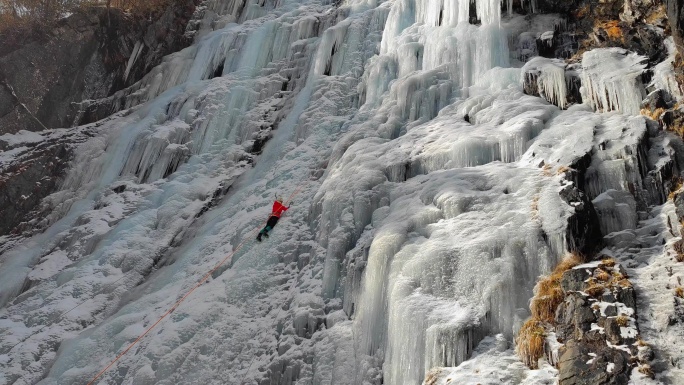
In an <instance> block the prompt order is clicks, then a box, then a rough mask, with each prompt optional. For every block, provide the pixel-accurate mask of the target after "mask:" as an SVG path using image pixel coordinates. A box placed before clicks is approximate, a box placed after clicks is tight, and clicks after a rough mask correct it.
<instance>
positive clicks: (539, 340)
mask: <svg viewBox="0 0 684 385" xmlns="http://www.w3.org/2000/svg"><path fill="white" fill-rule="evenodd" d="M545 338H546V331H545V330H544V324H543V323H542V322H541V321H539V320H535V319H534V318H530V319H528V320H527V321H526V322H525V324H523V326H522V328H520V333H518V338H516V343H515V350H516V352H517V353H518V355H519V356H520V359H521V360H522V361H523V363H525V365H527V366H528V367H529V368H530V369H537V367H538V363H537V362H538V361H539V359H540V358H541V357H542V356H543V355H544V341H545Z"/></svg>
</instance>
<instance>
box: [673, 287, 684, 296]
mask: <svg viewBox="0 0 684 385" xmlns="http://www.w3.org/2000/svg"><path fill="white" fill-rule="evenodd" d="M674 295H675V296H676V297H679V298H684V287H681V286H677V287H675V289H674Z"/></svg>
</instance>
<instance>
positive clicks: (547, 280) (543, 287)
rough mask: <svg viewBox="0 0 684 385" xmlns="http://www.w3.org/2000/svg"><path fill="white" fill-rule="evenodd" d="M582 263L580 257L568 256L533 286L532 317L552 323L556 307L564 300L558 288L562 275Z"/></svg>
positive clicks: (561, 291)
mask: <svg viewBox="0 0 684 385" xmlns="http://www.w3.org/2000/svg"><path fill="white" fill-rule="evenodd" d="M580 263H582V260H581V257H580V256H579V255H576V254H569V255H568V256H566V257H565V258H563V260H561V261H560V263H558V265H557V266H556V268H555V269H554V270H553V272H551V274H549V275H548V276H545V277H542V278H541V279H540V280H539V282H537V285H536V286H535V288H534V290H535V293H534V294H535V295H534V298H532V301H531V303H530V310H531V311H532V317H533V318H535V319H537V320H539V321H546V322H553V320H554V318H555V317H556V309H557V308H558V305H560V304H561V302H563V300H564V299H565V293H563V289H561V287H560V281H561V278H563V273H565V272H566V271H567V270H569V269H572V268H573V267H575V266H577V265H579V264H580Z"/></svg>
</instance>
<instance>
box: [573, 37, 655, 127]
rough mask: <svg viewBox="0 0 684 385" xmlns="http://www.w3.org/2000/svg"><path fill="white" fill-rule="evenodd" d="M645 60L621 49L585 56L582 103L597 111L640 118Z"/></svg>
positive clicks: (599, 49)
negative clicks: (642, 75)
mask: <svg viewBox="0 0 684 385" xmlns="http://www.w3.org/2000/svg"><path fill="white" fill-rule="evenodd" d="M645 68H646V58H645V57H643V56H640V55H637V54H635V53H633V52H629V51H627V50H625V49H622V48H597V49H593V50H591V51H588V52H585V53H584V55H583V56H582V73H581V78H582V88H581V92H582V99H583V100H584V101H585V102H587V103H589V105H590V106H591V107H592V108H594V109H595V110H597V111H605V112H607V111H621V112H623V113H626V114H632V115H637V114H639V110H640V107H641V101H642V99H643V98H644V93H645V91H644V86H643V84H642V83H641V74H642V73H643V72H644V70H645Z"/></svg>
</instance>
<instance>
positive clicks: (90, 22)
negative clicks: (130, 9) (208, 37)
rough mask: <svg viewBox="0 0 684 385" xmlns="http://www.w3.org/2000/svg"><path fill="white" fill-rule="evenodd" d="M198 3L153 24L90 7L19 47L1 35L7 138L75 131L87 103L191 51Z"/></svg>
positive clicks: (171, 10) (179, 6)
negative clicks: (189, 30)
mask: <svg viewBox="0 0 684 385" xmlns="http://www.w3.org/2000/svg"><path fill="white" fill-rule="evenodd" d="M196 2H197V0H176V1H175V2H173V3H172V5H170V6H169V7H168V8H167V9H166V10H165V11H163V12H162V13H161V15H160V16H159V18H158V19H157V20H156V21H154V22H149V21H147V20H146V19H141V18H135V17H133V16H131V15H127V14H125V13H123V12H121V11H119V10H116V9H111V10H109V11H108V10H107V9H106V8H89V9H86V10H84V11H81V12H77V13H75V14H73V15H71V16H70V17H68V18H65V19H63V20H60V21H59V22H58V23H57V25H56V26H55V27H54V28H53V29H52V30H51V31H49V32H48V33H45V34H41V35H38V36H33V37H31V38H29V39H28V41H25V42H20V43H19V44H12V42H11V41H9V39H3V38H2V37H0V41H3V40H5V41H4V43H1V44H0V135H2V134H5V133H15V132H18V131H20V130H29V131H40V130H44V129H45V128H59V127H70V126H72V125H74V124H78V123H88V122H82V121H81V120H80V118H79V112H80V103H81V102H82V101H83V100H87V99H98V98H104V97H106V96H109V95H111V94H112V93H114V92H116V91H117V90H120V89H122V88H124V87H126V86H128V85H130V84H132V83H134V82H135V81H137V80H138V79H140V78H141V77H142V76H143V75H145V74H146V73H147V72H148V71H149V70H150V69H151V68H153V67H154V66H156V65H157V64H158V63H159V62H160V60H161V58H162V57H163V56H165V55H167V54H169V53H171V52H175V51H177V50H179V49H181V48H182V47H184V46H186V45H187V44H188V43H189V42H190V41H189V40H190V39H188V38H185V37H184V32H185V26H186V24H187V23H188V21H189V20H190V18H191V17H192V15H193V12H194V10H195V5H196Z"/></svg>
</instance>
